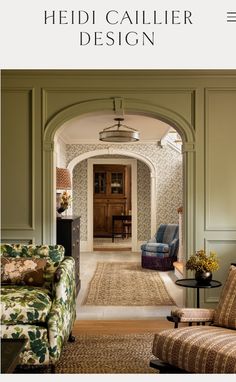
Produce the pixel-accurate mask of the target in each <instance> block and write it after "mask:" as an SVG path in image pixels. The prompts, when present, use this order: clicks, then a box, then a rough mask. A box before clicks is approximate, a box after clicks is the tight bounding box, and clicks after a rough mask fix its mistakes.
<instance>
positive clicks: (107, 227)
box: [94, 165, 131, 237]
mask: <svg viewBox="0 0 236 382" xmlns="http://www.w3.org/2000/svg"><path fill="white" fill-rule="evenodd" d="M126 167H127V166H124V165H94V237H111V236H112V215H121V214H127V213H128V210H130V209H131V207H130V200H131V198H130V172H129V171H127V168H126ZM116 232H121V222H117V229H116Z"/></svg>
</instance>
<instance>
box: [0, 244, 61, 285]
mask: <svg viewBox="0 0 236 382" xmlns="http://www.w3.org/2000/svg"><path fill="white" fill-rule="evenodd" d="M64 253H65V248H64V247H63V246H62V245H21V244H1V256H3V257H13V258H32V257H33V258H36V259H46V267H45V272H44V279H45V283H44V286H45V287H50V286H51V282H52V280H53V277H54V273H55V271H56V269H57V267H58V265H59V264H60V263H61V262H62V260H63V259H64Z"/></svg>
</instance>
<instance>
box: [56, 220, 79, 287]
mask: <svg viewBox="0 0 236 382" xmlns="http://www.w3.org/2000/svg"><path fill="white" fill-rule="evenodd" d="M57 244H61V245H63V246H64V247H65V256H73V257H74V259H75V282H76V292H77V294H78V293H79V290H80V216H63V217H62V218H57Z"/></svg>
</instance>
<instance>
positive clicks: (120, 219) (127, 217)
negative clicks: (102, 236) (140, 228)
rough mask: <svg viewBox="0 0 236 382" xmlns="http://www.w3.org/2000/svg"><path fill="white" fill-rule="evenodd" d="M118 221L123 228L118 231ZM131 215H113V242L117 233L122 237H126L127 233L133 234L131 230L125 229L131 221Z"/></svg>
mask: <svg viewBox="0 0 236 382" xmlns="http://www.w3.org/2000/svg"><path fill="white" fill-rule="evenodd" d="M116 221H118V222H121V223H122V225H121V230H120V231H118V232H117V230H116ZM131 221H132V216H131V215H112V236H111V237H112V243H114V238H115V235H121V236H122V238H124V237H126V235H127V233H129V234H130V235H131V232H127V231H126V230H125V228H126V226H127V224H128V223H131Z"/></svg>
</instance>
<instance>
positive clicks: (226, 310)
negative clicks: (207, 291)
mask: <svg viewBox="0 0 236 382" xmlns="http://www.w3.org/2000/svg"><path fill="white" fill-rule="evenodd" d="M214 325H217V326H223V327H226V328H231V329H236V267H235V266H233V265H231V267H230V269H229V273H228V276H227V279H226V282H225V283H224V287H223V289H222V292H221V295H220V300H219V303H218V306H217V308H216V310H215V314H214Z"/></svg>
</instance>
